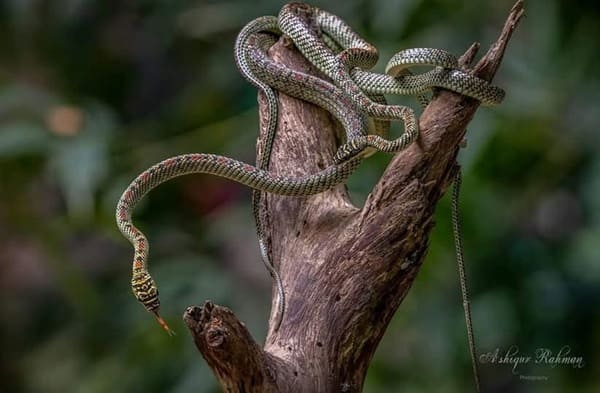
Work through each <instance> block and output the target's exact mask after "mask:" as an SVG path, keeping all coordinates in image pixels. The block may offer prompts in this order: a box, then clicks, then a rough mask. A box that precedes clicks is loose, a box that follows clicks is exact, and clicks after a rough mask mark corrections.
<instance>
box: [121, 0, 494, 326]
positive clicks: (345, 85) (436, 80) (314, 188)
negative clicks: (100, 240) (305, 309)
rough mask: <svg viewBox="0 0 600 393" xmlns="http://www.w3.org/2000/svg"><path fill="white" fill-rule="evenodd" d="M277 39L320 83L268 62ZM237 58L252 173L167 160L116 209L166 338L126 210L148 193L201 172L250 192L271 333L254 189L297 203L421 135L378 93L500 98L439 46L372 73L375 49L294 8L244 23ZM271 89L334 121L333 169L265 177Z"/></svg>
mask: <svg viewBox="0 0 600 393" xmlns="http://www.w3.org/2000/svg"><path fill="white" fill-rule="evenodd" d="M302 13H306V14H308V15H309V16H310V17H311V20H312V21H313V22H314V25H315V26H317V27H318V28H319V29H320V30H321V32H322V35H319V34H317V33H316V32H315V30H314V29H313V26H309V25H307V24H306V23H305V22H304V21H303V19H302V18H301V14H302ZM281 34H285V35H286V36H288V37H289V38H290V39H291V40H292V42H293V43H294V44H295V45H296V47H298V49H299V50H300V52H301V53H302V54H303V55H304V56H305V57H306V58H307V59H308V60H309V61H310V62H311V63H312V64H313V65H314V66H315V67H316V68H318V69H319V70H320V71H321V72H322V73H323V74H325V76H326V77H327V78H328V80H327V79H324V78H319V77H315V76H311V75H308V74H306V73H302V72H299V71H294V70H292V69H290V68H287V67H285V66H284V65H282V64H279V63H277V62H275V61H274V60H272V59H271V58H269V57H268V55H267V50H268V48H269V47H270V46H271V45H272V44H273V43H274V42H275V40H276V39H277V37H278V36H279V35H281ZM235 59H236V63H237V65H238V68H239V69H240V72H241V73H242V75H244V77H245V78H246V79H248V80H249V81H250V82H251V83H252V84H254V85H255V86H256V87H257V88H258V89H259V90H260V91H262V93H263V94H264V96H265V98H266V101H267V107H268V118H267V120H266V122H265V125H266V126H265V128H266V130H265V131H266V132H265V134H264V138H263V139H264V140H263V142H261V145H260V146H259V154H258V159H257V166H256V167H255V166H252V165H249V164H246V163H243V162H240V161H237V160H234V159H231V158H228V157H223V156H218V155H213V154H205V153H194V154H184V155H180V156H177V157H172V158H168V159H166V160H164V161H161V162H159V163H157V164H155V165H154V166H152V167H151V168H149V169H147V170H145V171H144V172H142V173H141V174H140V175H139V176H137V177H136V178H135V179H134V180H133V182H132V183H131V184H130V185H129V186H128V187H127V189H126V190H125V191H124V193H123V195H122V196H121V198H120V199H119V202H118V204H117V210H116V220H117V224H118V227H119V229H120V230H121V232H122V233H123V235H124V236H125V237H126V238H127V239H128V240H129V241H130V242H131V243H132V245H133V247H134V259H133V276H132V290H133V293H134V295H135V297H136V298H137V299H138V300H139V301H140V302H141V303H142V304H143V305H144V306H145V308H146V309H147V310H148V311H150V312H152V313H154V314H155V316H156V318H157V320H158V322H159V323H160V324H161V326H162V327H163V328H164V329H165V330H167V331H168V332H171V330H170V329H169V327H168V326H167V324H166V323H165V321H164V320H163V319H162V318H161V317H160V315H159V308H160V301H159V298H158V289H157V286H156V283H155V282H154V280H153V279H152V277H151V276H150V274H149V272H148V266H147V260H148V249H149V245H148V241H147V239H146V237H145V236H144V234H143V233H142V232H141V231H140V230H139V229H137V228H136V227H135V226H134V225H133V222H132V219H131V217H132V212H133V209H134V208H135V206H136V205H137V203H138V202H139V201H140V200H141V199H142V197H143V196H144V195H146V194H147V193H148V192H149V191H150V190H151V189H153V188H154V187H156V186H158V185H160V184H162V183H164V182H166V181H168V180H169V179H172V178H174V177H177V176H182V175H186V174H191V173H206V174H211V175H215V176H221V177H225V178H228V179H231V180H233V181H236V182H238V183H241V184H244V185H246V186H248V187H251V188H253V189H254V190H257V191H256V192H254V194H253V205H252V206H253V213H254V216H255V218H256V221H257V232H258V238H259V248H260V252H261V257H262V259H263V262H264V263H265V266H266V267H267V269H268V270H269V271H270V273H271V274H272V275H273V278H274V279H275V282H276V286H277V300H276V307H277V310H276V315H275V329H277V327H278V326H279V324H280V322H281V319H282V316H283V312H284V304H285V302H284V292H283V287H282V285H281V280H280V278H279V275H278V273H277V271H276V269H275V268H274V266H273V264H272V262H271V261H270V259H269V256H268V248H267V245H266V241H265V230H264V228H265V224H264V219H263V217H262V216H261V214H260V211H259V210H260V209H259V206H260V203H259V201H260V198H261V192H268V193H273V194H277V195H287V196H296V197H298V196H309V195H314V194H316V193H320V192H323V191H326V190H329V189H331V188H332V187H334V186H336V185H338V184H340V183H343V182H344V181H345V180H346V179H347V178H348V177H349V176H350V175H351V174H352V172H353V171H354V170H355V169H356V168H357V167H358V165H359V164H360V162H361V161H362V159H363V158H364V157H366V156H368V155H369V154H372V153H373V152H374V151H377V150H379V151H385V152H397V151H399V150H402V149H403V148H405V147H406V146H408V145H409V144H410V143H411V142H412V141H413V140H414V139H415V138H416V137H417V136H418V132H419V130H418V122H417V121H416V117H415V114H414V112H413V111H412V109H410V108H409V107H405V106H398V105H387V104H386V103H385V99H384V97H383V96H382V95H383V94H401V95H407V94H408V95H416V96H419V95H422V94H423V93H425V92H427V91H429V90H431V88H433V87H441V88H446V89H449V90H453V91H455V92H458V93H461V94H464V95H467V96H470V97H473V98H475V99H477V100H479V101H481V102H482V104H486V105H492V104H497V103H499V102H500V101H502V99H503V97H504V92H503V91H502V90H501V89H499V88H497V87H494V86H491V85H490V84H489V83H488V82H486V81H483V80H481V79H478V78H476V77H473V76H471V75H468V74H466V73H465V72H463V71H461V70H458V69H456V68H457V61H456V58H455V57H454V56H452V55H450V54H448V53H447V52H445V51H442V50H438V49H429V48H416V49H409V50H404V51H401V52H398V53H397V54H396V55H394V57H392V59H391V60H390V62H388V65H387V67H386V72H387V74H378V73H374V72H370V71H368V69H370V68H371V67H372V66H373V65H374V64H375V62H376V61H377V51H376V49H375V48H374V47H373V46H372V45H371V44H369V43H368V42H366V41H365V40H363V39H362V38H361V37H360V36H358V34H356V33H355V32H354V31H353V30H352V29H351V28H350V27H349V26H348V25H347V24H346V23H345V22H344V21H343V20H341V19H340V18H338V17H337V16H335V15H333V14H330V13H327V12H325V11H322V10H319V9H316V8H313V7H310V6H307V5H305V4H299V3H291V4H288V5H286V6H284V7H283V9H282V11H281V12H280V14H279V17H274V16H267V17H262V18H258V19H256V20H254V21H252V22H250V23H249V24H248V25H247V26H246V27H245V28H244V29H243V30H242V31H241V33H240V35H239V36H238V39H237V40H236V45H235ZM415 65H418V66H422V65H428V66H433V67H434V68H433V69H432V70H430V71H428V72H425V73H422V74H418V75H412V74H411V73H410V72H409V71H408V68H409V67H412V66H415ZM330 81H331V82H330ZM275 90H278V91H282V92H284V93H286V94H288V95H290V96H293V97H296V98H299V99H302V100H306V101H309V102H311V103H314V104H316V105H318V106H320V107H322V108H324V109H325V110H327V111H329V112H331V113H332V114H333V116H334V117H336V119H337V120H338V121H339V122H340V123H341V124H342V126H343V127H344V130H345V133H346V141H345V143H344V144H342V146H340V147H339V148H338V151H337V152H336V154H335V157H334V163H333V164H332V165H331V166H329V167H327V168H325V169H324V170H322V171H320V172H317V173H315V174H311V175H307V176H303V177H299V178H293V177H285V176H274V175H272V174H271V173H270V172H268V165H269V159H270V154H271V149H272V144H273V140H274V137H275V130H276V128H277V116H278V113H277V98H276V94H275ZM421 101H423V99H421ZM388 120H402V121H403V122H404V127H405V132H404V133H403V134H402V135H401V136H400V137H398V138H396V139H394V140H388V139H386V137H387V134H386V131H387V129H386V128H387V126H386V123H387V121H388Z"/></svg>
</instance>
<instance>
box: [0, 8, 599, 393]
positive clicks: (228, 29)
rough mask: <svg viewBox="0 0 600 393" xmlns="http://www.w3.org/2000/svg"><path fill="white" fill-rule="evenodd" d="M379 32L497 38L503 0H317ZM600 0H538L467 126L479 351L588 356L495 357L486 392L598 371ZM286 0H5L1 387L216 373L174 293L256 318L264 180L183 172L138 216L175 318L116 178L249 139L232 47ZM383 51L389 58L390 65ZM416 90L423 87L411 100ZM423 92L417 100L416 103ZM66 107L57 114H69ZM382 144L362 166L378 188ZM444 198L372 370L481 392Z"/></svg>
mask: <svg viewBox="0 0 600 393" xmlns="http://www.w3.org/2000/svg"><path fill="white" fill-rule="evenodd" d="M315 4H316V5H318V6H321V7H322V8H325V9H328V10H330V11H332V12H334V13H336V14H338V15H340V16H342V17H343V18H344V19H346V20H347V21H348V22H349V23H350V24H351V25H352V26H354V27H355V28H356V30H357V31H359V32H360V33H361V34H362V35H364V36H365V37H367V38H368V39H369V40H370V41H371V42H373V43H374V44H375V45H376V46H377V47H378V48H380V53H381V58H382V63H383V64H385V61H386V60H387V59H388V58H389V57H390V56H391V55H392V54H393V53H394V52H395V51H397V50H399V49H401V48H406V47H414V46H430V47H442V48H446V49H448V50H450V51H452V52H454V53H456V54H460V53H462V52H463V51H464V50H465V49H466V48H467V47H468V46H469V45H470V44H471V42H472V41H473V40H478V41H480V42H482V44H483V46H484V47H486V45H487V44H489V43H490V42H491V41H492V40H493V39H494V38H495V36H496V34H497V33H498V31H499V29H500V27H501V26H502V23H503V21H504V18H505V16H506V14H507V12H508V10H509V9H510V7H511V5H512V4H511V1H508V0H499V1H470V2H469V1H464V2H463V1H458V0H432V1H423V0H386V1H383V0H374V1H358V0H348V1H345V2H334V1H319V2H315ZM599 4H600V3H597V2H595V1H591V0H580V1H567V0H528V1H527V2H526V8H527V18H526V19H525V20H524V21H523V22H522V24H521V26H520V28H519V29H518V30H517V33H516V34H515V37H514V39H513V41H512V42H511V44H510V46H509V50H508V52H507V55H506V58H505V61H504V64H503V66H502V68H501V69H500V72H499V73H498V76H497V78H496V80H495V82H496V83H497V84H499V85H500V86H502V87H504V88H505V89H506V90H507V92H508V94H507V98H506V101H505V102H504V103H503V104H502V105H501V106H499V107H497V108H492V109H485V108H482V109H480V110H479V111H478V113H477V116H476V118H475V119H474V121H473V122H472V124H471V126H470V127H469V133H468V137H469V146H468V148H467V149H466V150H464V151H463V152H462V153H461V158H460V159H461V162H462V164H463V165H464V172H465V176H464V177H465V178H464V183H465V185H464V187H463V197H462V212H463V221H464V237H465V244H466V248H467V255H466V256H467V261H468V268H469V276H470V278H471V289H472V296H473V299H472V309H473V313H474V324H475V330H476V334H477V341H478V344H479V350H480V353H486V352H491V351H494V350H495V349H496V348H499V349H500V351H501V352H502V351H506V350H507V349H508V348H509V347H510V346H512V345H515V346H517V347H518V348H519V351H520V353H521V355H527V354H532V353H534V351H535V350H536V349H537V348H548V349H551V350H552V351H553V352H556V351H558V350H559V349H560V348H561V347H563V346H569V347H570V348H571V354H572V355H577V356H582V357H583V358H584V361H585V366H584V367H583V368H581V369H578V368H571V367H567V366H557V367H550V366H548V365H535V364H527V365H521V366H519V368H518V371H519V373H520V374H522V375H538V376H540V375H542V376H547V378H548V380H547V381H544V382H530V381H526V380H523V379H520V377H519V376H518V375H514V374H513V373H512V371H511V366H510V365H501V364H484V365H482V377H483V385H484V387H486V388H487V391H488V392H598V391H600V377H598V376H599V375H600V333H599V332H600V315H599V311H598V310H599V308H598V302H599V300H600V296H599V295H600V243H599V242H600V202H599V201H600V198H599V197H598V195H600V154H599V153H600V134H598V132H600V129H599V126H600V120H599V116H598V112H597V107H598V105H599V104H600V93H599V87H600V86H599V82H600V77H599V74H598V70H599V69H600V57H599V56H598V53H600V41H598V37H600V5H599ZM281 5H282V3H280V2H276V1H270V0H269V1H267V0H255V1H252V2H243V1H235V0H230V1H211V2H203V1H187V0H186V1H184V0H173V1H158V0H146V1H137V2H136V1H90V0H55V1H44V0H3V1H2V2H0V321H1V324H0V339H1V343H0V344H1V346H0V391H2V392H10V393H19V392H35V393H37V392H44V393H54V392H61V393H62V392H84V393H95V392H113V393H119V392H145V393H151V392H172V393H180V392H181V393H182V392H186V393H187V392H197V393H208V392H218V391H219V389H218V387H217V386H216V382H215V379H214V377H213V376H212V374H211V373H210V371H209V370H208V368H207V366H206V364H205V363H204V361H203V359H202V358H201V357H200V355H199V354H198V353H197V352H196V351H195V349H194V348H193V345H192V344H191V340H190V338H189V335H188V334H187V332H186V330H185V327H184V326H183V324H182V323H181V322H180V315H181V314H182V312H183V310H184V309H185V307H187V306H188V305H190V304H199V303H201V302H203V301H204V300H205V299H211V300H213V301H215V302H217V303H220V304H225V305H227V306H229V307H231V308H232V309H233V310H234V311H235V312H236V314H237V315H238V316H239V317H240V318H241V319H242V320H244V321H246V322H247V324H248V326H249V328H250V329H251V331H252V332H253V334H254V335H255V337H256V338H257V340H258V341H261V340H262V339H263V338H264V335H265V331H266V320H267V317H268V312H269V309H268V307H269V306H270V304H269V300H270V281H269V278H268V274H267V273H266V271H265V270H264V268H263V266H262V264H261V263H260V262H259V257H258V250H257V247H256V238H255V235H254V231H253V222H252V216H251V212H250V193H249V190H247V189H244V188H242V187H239V186H237V185H235V184H232V183H230V182H227V181H224V180H221V179H215V178H210V177H207V176H192V177H186V178H183V179H180V180H176V181H172V182H170V183H169V184H166V185H164V186H162V187H160V188H159V189H157V190H155V191H153V192H152V194H151V195H150V196H149V197H148V198H146V199H145V201H144V203H143V204H142V205H141V206H140V207H139V208H138V209H137V212H136V217H135V219H136V221H137V222H138V223H139V224H140V226H141V227H142V228H143V230H144V231H145V232H146V233H147V235H148V237H149V239H150V242H151V244H152V261H151V265H152V270H153V273H154V276H155V277H156V278H157V280H158V281H159V285H160V287H161V296H162V301H163V309H164V314H165V317H166V318H167V319H168V320H169V321H170V322H171V323H172V325H173V327H174V328H175V330H176V331H177V332H178V333H179V334H178V335H177V336H176V337H175V338H170V337H168V336H167V335H166V334H164V333H163V332H162V331H161V330H160V329H159V328H158V327H157V326H156V324H155V323H154V321H153V319H152V317H151V316H150V315H148V314H147V313H146V312H145V311H144V310H143V308H142V307H141V306H140V305H139V304H138V303H137V302H136V301H135V300H134V298H133V297H132V296H131V294H130V289H129V275H130V259H131V255H132V251H131V249H130V246H129V244H128V243H127V242H126V241H125V240H124V239H123V238H122V237H121V235H120V233H119V232H118V230H117V228H116V226H115V223H114V218H113V217H114V216H113V214H114V212H113V211H114V208H115V205H116V201H117V198H118V197H119V196H120V193H121V192H122V190H123V189H124V188H125V187H126V186H127V184H128V182H129V181H130V180H131V179H132V178H133V177H134V176H135V175H136V174H137V173H139V172H140V171H142V170H143V169H145V168H146V167H147V166H149V165H150V164H152V163H154V162H156V161H159V160H161V159H163V158H166V157H168V156H171V155H175V154H179V153H183V152H196V151H202V152H213V153H220V154H225V155H228V156H233V157H236V158H239V159H243V160H245V161H247V162H253V160H254V143H255V137H256V133H257V124H258V123H257V113H256V112H257V111H256V92H255V90H254V89H253V88H252V87H251V86H250V85H248V84H247V83H245V81H244V80H243V79H242V77H241V76H240V75H239V74H238V72H237V70H236V68H235V65H234V62H233V58H232V47H233V42H234V39H235V36H236V33H237V32H238V31H239V30H240V28H241V27H242V26H243V25H244V24H245V23H246V22H248V21H249V20H251V19H252V18H254V17H256V16H259V15H266V14H275V13H276V12H277V11H278V10H279V8H280V6H281ZM382 67H383V66H382V65H379V69H380V70H381V68H382ZM407 102H409V101H407ZM413 105H415V106H416V103H414V104H413ZM61 116H62V117H61ZM388 160H389V157H385V156H383V155H381V154H379V155H377V156H375V157H374V158H372V159H370V160H368V162H366V163H365V164H364V165H363V167H362V168H361V169H360V171H359V173H358V174H356V175H355V176H354V177H353V178H352V180H351V182H350V188H351V190H352V193H353V196H354V198H355V200H356V201H358V202H360V201H361V200H364V198H365V197H366V194H367V193H368V192H369V189H370V187H371V186H372V185H373V184H374V182H375V181H376V179H377V177H378V176H379V174H380V173H381V172H382V170H383V169H384V168H385V165H386V163H387V162H388ZM452 244H453V243H452V240H451V232H450V223H449V204H448V201H447V200H444V201H442V203H441V204H440V206H439V208H438V211H437V226H436V228H435V230H434V233H433V235H432V239H431V247H430V250H429V254H428V256H427V258H426V262H425V265H424V266H423V269H422V271H421V272H420V274H419V276H418V278H417V281H416V283H415V285H414V287H413V289H412V290H411V292H410V293H409V295H408V297H407V299H406V300H405V301H404V303H403V305H402V306H401V307H400V309H399V311H398V312H397V314H396V316H395V318H394V320H393V322H392V323H391V325H390V326H389V329H388V331H387V333H386V335H385V337H384V339H383V342H382V344H381V346H380V348H379V349H378V351H377V353H376V355H375V358H374V360H373V363H372V367H371V369H370V371H369V374H368V378H367V382H366V386H365V390H364V391H365V392H368V393H379V392H399V391H402V392H415V393H416V392H466V391H473V388H472V380H471V374H470V363H469V355H468V350H467V345H466V333H465V329H464V322H463V316H462V307H461V302H460V294H459V290H458V283H457V273H456V268H455V261H454V254H453V245H452Z"/></svg>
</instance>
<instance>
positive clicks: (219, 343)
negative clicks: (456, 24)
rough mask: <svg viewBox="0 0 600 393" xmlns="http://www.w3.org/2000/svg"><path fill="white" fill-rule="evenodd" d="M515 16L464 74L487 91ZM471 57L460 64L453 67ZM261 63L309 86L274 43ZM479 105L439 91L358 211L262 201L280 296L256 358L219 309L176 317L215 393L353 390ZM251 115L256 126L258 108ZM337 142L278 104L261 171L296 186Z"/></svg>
mask: <svg viewBox="0 0 600 393" xmlns="http://www.w3.org/2000/svg"><path fill="white" fill-rule="evenodd" d="M522 14H523V2H522V1H518V2H517V3H516V4H515V6H514V7H513V9H512V10H511V13H510V15H509V17H508V19H507V21H506V24H505V26H504V29H503V31H502V34H501V35H500V37H499V38H498V40H497V41H496V42H495V43H494V44H493V45H492V47H491V48H490V50H489V51H488V53H487V54H486V55H485V56H484V57H483V58H482V59H481V60H480V61H479V62H478V64H477V65H476V66H475V67H474V68H473V70H471V72H473V74H474V75H477V76H479V77H482V78H485V79H487V80H491V78H492V77H493V76H494V74H495V73H496V71H497V69H498V67H499V65H500V62H501V60H502V56H503V54H504V51H505V49H506V45H507V43H508V41H509V39H510V36H511V34H512V32H513V31H514V29H515V28H516V26H517V23H518V21H519V20H520V18H521V16H522ZM477 48H478V45H473V46H472V47H471V48H470V49H469V50H468V51H467V53H465V55H463V57H462V58H461V64H462V65H463V66H464V67H467V66H468V65H469V64H470V63H471V62H472V59H473V58H474V55H475V53H476V52H477ZM271 55H272V57H273V58H274V59H275V60H276V61H278V62H281V63H283V64H286V65H287V66H288V67H291V68H294V69H297V70H301V71H303V72H308V73H311V74H314V75H319V73H318V72H317V71H316V70H315V69H314V68H313V67H312V66H311V65H309V64H308V63H307V62H306V60H305V59H304V58H303V57H302V56H301V55H300V54H299V53H298V52H297V50H296V49H295V48H293V47H291V45H289V44H288V43H287V42H286V40H284V39H282V40H280V41H279V42H278V43H277V44H276V45H275V46H274V47H273V48H271ZM320 76H321V77H322V75H320ZM478 106H479V103H478V102H477V101H475V100H473V99H469V98H466V97H464V96H461V95H458V94H455V93H451V92H448V91H441V92H439V94H437V95H436V97H435V98H434V99H433V100H432V102H431V103H430V104H429V105H428V107H427V108H426V109H425V110H424V112H423V114H422V116H421V118H420V122H419V124H420V129H421V137H420V140H419V143H417V144H413V145H411V146H410V147H409V148H408V149H406V150H404V151H403V152H401V153H398V154H397V155H396V157H395V158H394V159H393V160H392V162H391V163H390V165H389V166H388V168H387V169H386V171H385V173H384V174H383V176H382V177H381V179H380V181H379V182H378V183H377V185H376V186H375V188H374V189H373V192H372V193H371V194H370V195H369V197H368V199H367V201H366V203H365V206H364V207H363V208H362V209H358V208H357V207H355V206H354V205H352V203H351V202H350V199H349V197H348V193H347V191H346V188H345V187H344V186H339V187H336V188H335V189H333V190H330V191H327V192H324V193H322V194H319V195H316V196H313V197H309V198H287V197H280V196H274V195H268V197H267V198H263V200H266V202H265V204H264V206H263V207H264V208H265V209H266V212H267V215H268V220H269V223H270V225H269V233H268V241H269V242H270V244H271V246H272V260H273V261H274V262H275V264H276V267H277V268H278V269H279V272H280V275H281V278H282V280H283V285H284V289H285V292H286V295H287V310H286V312H285V315H284V317H283V322H282V324H281V327H280V329H279V330H278V331H277V332H275V331H273V330H272V329H271V330H270V331H269V334H268V336H267V339H266V344H265V348H264V350H262V349H260V348H259V347H258V345H257V344H256V343H255V342H254V341H253V340H252V338H251V337H250V335H249V333H248V331H247V330H246V329H245V327H244V326H243V324H242V323H241V322H239V321H238V320H237V319H236V318H235V316H234V315H233V314H232V313H231V312H230V311H229V310H226V309H223V308H220V307H218V306H214V307H213V306H212V305H209V303H207V304H205V306H204V307H203V308H202V309H197V308H190V309H188V311H187V312H186V315H185V317H184V319H185V321H186V324H187V325H188V327H189V328H190V331H191V332H192V336H193V337H194V341H195V342H196V346H197V347H198V349H199V350H200V352H201V353H202V355H203V356H204V358H205V359H206V360H207V362H208V364H209V366H210V367H211V368H212V369H213V370H214V371H215V374H216V375H217V378H218V379H219V381H220V383H221V385H222V387H223V389H224V391H227V392H288V393H295V392H307V393H308V392H340V391H342V392H360V391H361V390H362V386H363V382H364V378H365V375H366V371H367V368H368V365H369V362H370V360H371V358H372V356H373V353H374V352H375V349H376V347H377V345H378V343H379V341H380V339H381V337H382V335H383V333H384V331H385V329H386V327H387V326H388V324H389V322H390V320H391V318H392V316H393V315H394V313H395V311H396V309H397V308H398V306H399V305H400V303H401V302H402V300H403V299H404V297H405V296H406V293H407V292H408V290H409V289H410V287H411V285H412V283H413V281H414V278H415V277H416V274H417V272H418V271H419V268H420V266H421V264H422V262H423V259H424V256H425V253H426V250H427V244H428V238H429V233H430V231H431V229H432V227H433V213H434V210H435V205H436V203H437V201H438V200H439V199H440V197H441V196H442V195H443V193H444V192H445V190H446V188H447V187H448V185H449V183H450V181H451V178H452V175H453V171H454V162H455V159H456V154H457V151H458V144H459V142H460V141H461V140H462V138H463V136H464V130H465V128H466V126H467V124H468V123H469V121H470V120H471V119H472V117H473V115H474V114H475V111H476V109H477V107H478ZM260 110H261V119H264V118H265V117H266V106H265V103H264V102H263V101H262V100H261V101H260ZM263 132H264V130H263ZM340 135H342V130H341V129H340V126H339V125H338V124H337V122H336V121H335V120H334V119H333V118H332V117H331V115H330V114H329V113H327V112H325V111H324V110H322V109H321V108H319V107H316V106H314V105H311V104H309V103H306V102H304V101H299V100H296V99H294V98H291V97H288V96H286V95H285V94H279V118H278V130H277V137H276V140H275V144H274V146H273V153H272V160H271V167H270V171H272V172H274V173H276V174H285V175H288V176H302V175H304V174H307V173H314V172H316V171H318V170H321V169H323V168H325V167H326V166H328V165H330V164H332V162H333V161H332V157H333V154H334V152H335V151H336V148H337V146H338V142H339V139H340ZM261 137H264V135H261ZM272 320H273V312H272V315H271V322H272Z"/></svg>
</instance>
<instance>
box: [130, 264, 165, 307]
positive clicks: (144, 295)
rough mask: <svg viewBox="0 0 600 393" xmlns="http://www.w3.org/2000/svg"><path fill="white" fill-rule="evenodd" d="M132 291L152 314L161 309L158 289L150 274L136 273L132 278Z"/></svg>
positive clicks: (144, 272)
mask: <svg viewBox="0 0 600 393" xmlns="http://www.w3.org/2000/svg"><path fill="white" fill-rule="evenodd" d="M131 289H132V291H133V295H134V296H135V298H136V299H137V300H138V301H139V302H140V303H142V304H143V305H144V307H145V308H146V310H148V311H150V312H152V313H154V312H155V311H158V309H159V308H160V300H159V299H158V288H157V287H156V283H155V282H154V279H153V278H152V277H151V276H150V274H149V273H148V272H146V271H143V272H136V273H134V275H133V277H132V278H131Z"/></svg>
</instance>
